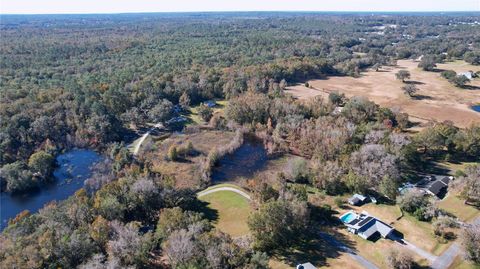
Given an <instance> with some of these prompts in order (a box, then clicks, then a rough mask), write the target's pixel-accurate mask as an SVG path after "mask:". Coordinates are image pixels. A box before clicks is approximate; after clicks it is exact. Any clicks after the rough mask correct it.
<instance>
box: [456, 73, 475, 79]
mask: <svg viewBox="0 0 480 269" xmlns="http://www.w3.org/2000/svg"><path fill="white" fill-rule="evenodd" d="M458 75H459V76H465V77H466V78H468V79H470V80H472V79H473V72H472V71H468V72H463V73H458Z"/></svg>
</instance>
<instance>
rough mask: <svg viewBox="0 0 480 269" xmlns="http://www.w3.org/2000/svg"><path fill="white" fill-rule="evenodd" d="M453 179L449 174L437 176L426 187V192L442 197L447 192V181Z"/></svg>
mask: <svg viewBox="0 0 480 269" xmlns="http://www.w3.org/2000/svg"><path fill="white" fill-rule="evenodd" d="M451 180H453V177H451V176H440V177H439V176H437V177H435V180H434V181H432V183H431V184H430V186H429V187H428V188H427V189H426V191H427V193H429V194H431V195H432V196H435V197H437V198H439V199H443V197H445V195H446V194H447V192H448V183H450V181H451Z"/></svg>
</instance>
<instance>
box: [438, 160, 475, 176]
mask: <svg viewBox="0 0 480 269" xmlns="http://www.w3.org/2000/svg"><path fill="white" fill-rule="evenodd" d="M477 164H479V163H478V162H458V163H457V162H455V163H453V162H447V161H442V162H436V163H435V165H437V166H438V167H439V168H441V169H444V170H446V171H448V174H449V175H452V176H454V175H455V172H456V171H458V170H461V171H465V168H467V166H470V165H477Z"/></svg>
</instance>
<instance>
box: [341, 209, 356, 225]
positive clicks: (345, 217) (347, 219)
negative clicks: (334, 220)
mask: <svg viewBox="0 0 480 269" xmlns="http://www.w3.org/2000/svg"><path fill="white" fill-rule="evenodd" d="M355 218H356V215H355V213H353V212H349V213H347V214H345V215H343V216H342V217H341V218H340V219H341V220H342V221H343V223H349V222H351V221H352V220H354V219H355Z"/></svg>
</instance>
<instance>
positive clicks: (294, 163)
mask: <svg viewBox="0 0 480 269" xmlns="http://www.w3.org/2000/svg"><path fill="white" fill-rule="evenodd" d="M287 169H288V174H289V175H290V177H291V179H292V180H293V181H294V182H302V183H304V182H305V181H306V179H307V177H308V167H307V161H305V160H304V159H302V158H295V159H291V160H289V161H288V165H287Z"/></svg>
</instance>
